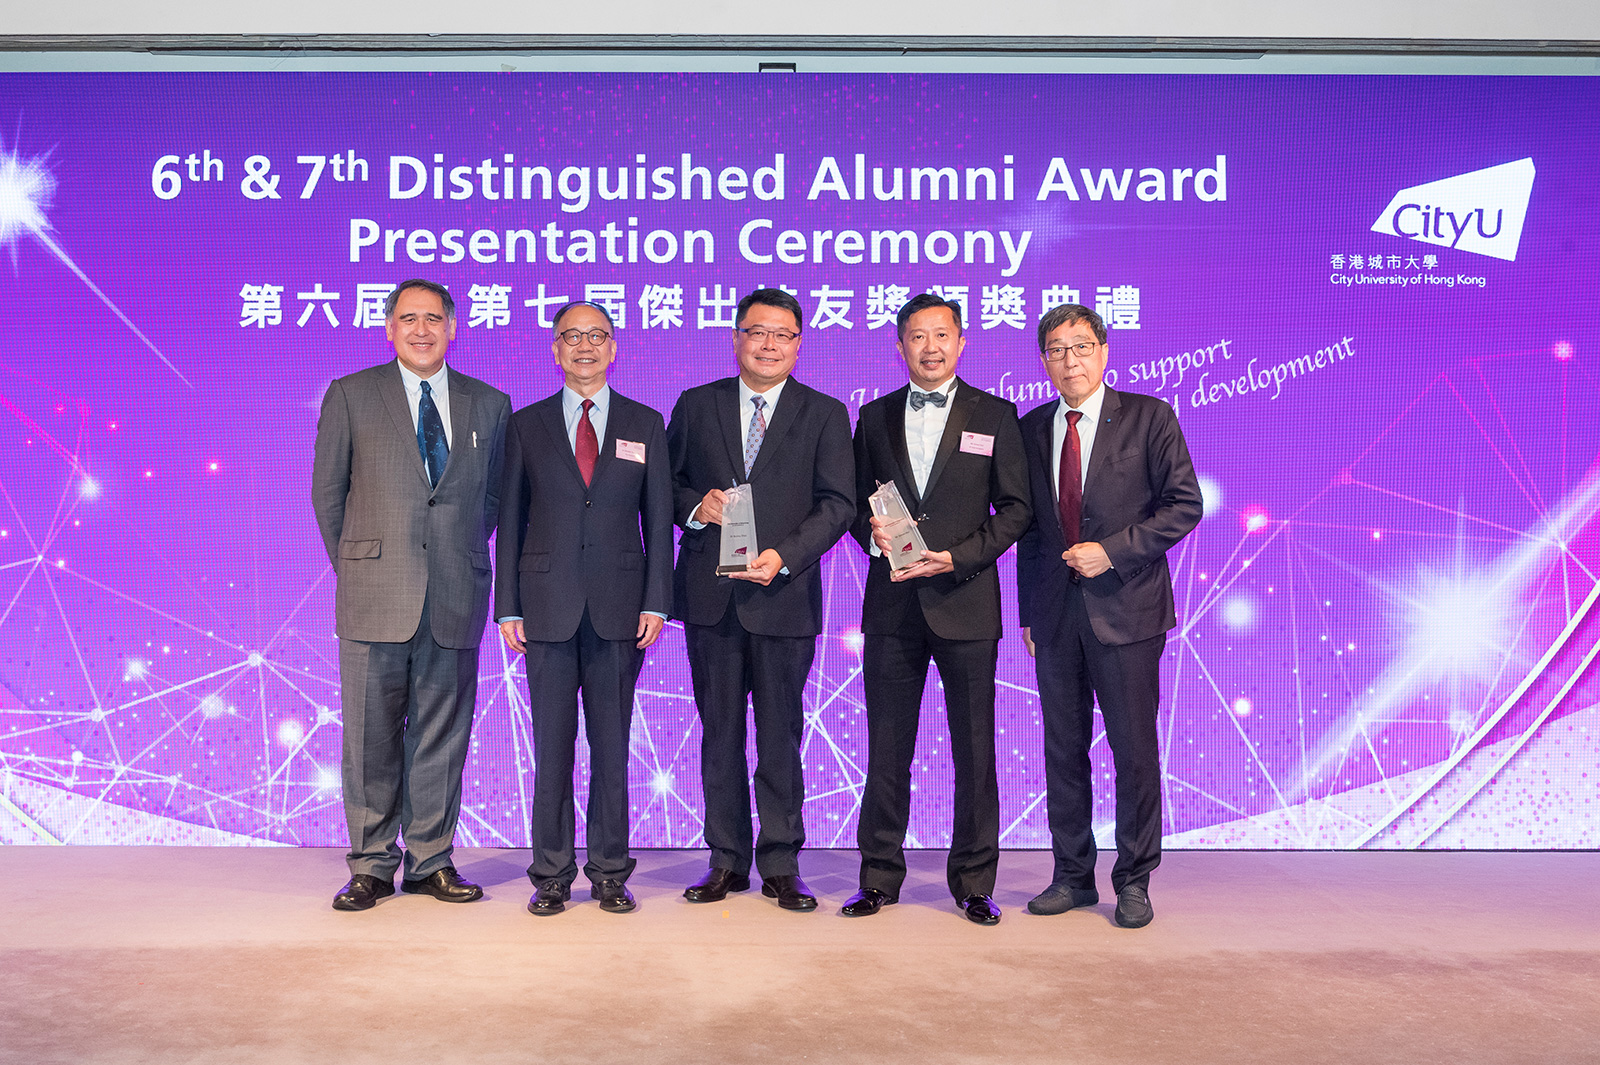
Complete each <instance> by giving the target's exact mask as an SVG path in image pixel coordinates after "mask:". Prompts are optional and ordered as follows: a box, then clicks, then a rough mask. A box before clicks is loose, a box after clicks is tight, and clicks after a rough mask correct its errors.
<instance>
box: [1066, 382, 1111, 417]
mask: <svg viewBox="0 0 1600 1065" xmlns="http://www.w3.org/2000/svg"><path fill="white" fill-rule="evenodd" d="M1105 402H1106V386H1105V383H1104V382H1101V384H1100V387H1099V388H1096V389H1095V390H1094V393H1093V394H1092V395H1091V396H1090V397H1089V398H1088V399H1086V400H1084V401H1083V406H1081V407H1070V406H1068V405H1067V397H1066V396H1062V397H1061V404H1060V406H1059V407H1058V408H1057V410H1056V417H1057V418H1059V419H1061V420H1063V421H1065V420H1066V417H1067V411H1069V410H1076V411H1078V413H1080V414H1082V415H1083V418H1082V419H1081V420H1080V421H1081V422H1088V423H1089V424H1091V425H1098V424H1099V422H1100V408H1101V407H1103V406H1105Z"/></svg>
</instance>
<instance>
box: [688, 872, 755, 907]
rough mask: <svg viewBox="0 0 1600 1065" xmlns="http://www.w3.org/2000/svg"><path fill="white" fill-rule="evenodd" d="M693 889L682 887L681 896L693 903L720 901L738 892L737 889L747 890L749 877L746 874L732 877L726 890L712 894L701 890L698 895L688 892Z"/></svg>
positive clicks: (748, 888) (693, 889)
mask: <svg viewBox="0 0 1600 1065" xmlns="http://www.w3.org/2000/svg"><path fill="white" fill-rule="evenodd" d="M695 890H697V889H695V888H694V887H686V888H684V889H683V897H684V898H686V899H688V900H689V901H690V902H695V903H702V902H721V901H722V900H723V899H725V898H727V897H728V896H729V895H732V894H733V893H735V892H738V891H749V890H750V878H749V877H748V876H738V877H734V878H733V879H732V880H730V881H728V887H727V889H726V890H724V891H719V892H717V893H716V894H714V895H713V894H707V893H705V892H704V891H703V890H702V891H701V893H700V894H698V895H691V894H690V892H692V891H695Z"/></svg>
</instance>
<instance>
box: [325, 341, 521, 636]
mask: <svg viewBox="0 0 1600 1065" xmlns="http://www.w3.org/2000/svg"><path fill="white" fill-rule="evenodd" d="M510 413H511V399H510V397H509V396H507V395H506V394H505V393H504V392H501V391H499V390H498V389H495V388H491V387H490V386H488V385H486V384H484V383H483V382H482V381H479V380H477V379H476V378H472V377H468V376H467V375H466V374H464V373H460V372H458V371H456V370H451V371H450V427H451V436H452V440H453V444H452V446H451V448H450V459H449V461H448V462H447V463H446V464H445V468H444V473H443V475H441V476H440V478H439V484H438V485H437V487H434V488H429V486H428V471H427V467H426V465H425V464H424V463H423V461H422V455H421V453H420V452H419V451H418V449H417V434H416V430H415V428H414V427H413V425H412V421H411V408H410V406H409V404H408V403H407V402H406V393H405V384H404V383H403V382H402V380H401V378H400V368H399V364H398V363H397V362H393V361H391V362H387V363H384V364H383V365H381V366H374V367H371V368H370V369H366V370H362V371H360V372H359V373H353V374H351V375H350V376H348V377H341V378H338V379H337V380H335V381H334V382H333V383H332V384H330V385H329V386H328V392H327V394H326V395H325V396H324V397H323V400H322V413H321V415H320V416H319V417H318V419H317V445H316V462H315V465H314V467H313V470H312V489H311V494H312V500H313V502H314V503H315V504H316V508H317V524H318V525H319V526H320V527H321V530H322V541H323V544H324V546H325V547H326V548H327V551H328V560H329V561H330V562H332V563H333V568H334V572H335V573H336V574H337V575H338V588H337V590H336V592H335V596H334V604H335V605H334V618H335V621H336V624H337V627H338V633H339V636H340V637H341V638H343V639H347V640H361V641H364V642H368V643H401V642H404V641H406V640H409V639H411V637H412V636H413V635H414V634H415V633H416V631H417V626H418V624H419V623H420V622H421V621H422V620H423V619H422V605H423V601H424V598H426V599H427V602H428V607H429V610H428V618H427V621H428V624H429V626H430V628H431V629H432V632H433V638H434V640H435V641H437V642H438V643H439V645H440V646H442V647H455V648H467V647H476V646H478V643H479V642H480V641H481V640H482V638H483V629H484V623H485V622H486V621H487V620H488V616H489V588H490V565H489V537H490V535H491V534H492V533H493V532H494V530H495V524H496V522H497V521H498V520H499V516H500V468H501V464H502V462H503V461H504V455H505V431H506V419H507V418H508V417H509V416H510ZM430 592H431V595H430V594H429V593H430Z"/></svg>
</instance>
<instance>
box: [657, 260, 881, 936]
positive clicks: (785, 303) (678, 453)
mask: <svg viewBox="0 0 1600 1065" xmlns="http://www.w3.org/2000/svg"><path fill="white" fill-rule="evenodd" d="M803 320H804V314H803V312H802V311H801V309H800V303H799V301H797V300H796V299H795V298H794V297H793V296H792V295H790V294H789V293H787V292H784V291H783V290H781V289H771V288H764V289H757V290H756V291H754V292H752V293H750V294H749V295H747V296H745V297H744V299H742V300H740V301H739V307H738V310H737V312H736V314H735V319H734V321H735V328H734V331H733V350H734V355H735V356H736V358H737V359H738V365H739V374H738V376H737V377H729V378H724V379H723V380H720V381H713V382H711V383H710V384H706V385H701V386H699V387H697V388H691V389H688V390H687V391H685V392H684V393H683V395H682V396H680V397H679V398H678V403H677V405H676V406H675V407H674V408H673V411H672V418H671V420H670V421H669V423H668V425H667V450H668V453H669V454H670V456H671V459H672V479H673V512H674V514H675V518H676V521H677V523H678V524H679V525H680V526H681V527H682V528H683V537H682V540H681V541H680V544H679V552H678V562H677V566H676V567H675V568H674V570H673V609H672V613H673V616H674V617H676V618H678V619H679V620H680V621H682V622H683V629H684V641H685V644H686V645H687V649H688V652H689V670H690V676H691V678H692V680H693V684H694V699H695V706H696V708H697V710H698V711H699V714H700V724H701V727H702V729H703V736H702V739H701V748H700V776H701V782H702V784H703V786H704V788H705V802H706V805H705V839H706V846H707V847H708V848H710V851H711V862H710V868H709V869H708V870H707V871H706V873H705V875H704V876H702V877H701V878H700V879H699V880H697V881H696V882H695V883H693V884H691V885H690V886H689V887H688V888H687V889H686V890H685V891H684V897H685V898H687V899H688V900H689V901H690V902H717V901H720V900H721V899H723V898H726V897H727V895H728V893H729V892H731V891H744V890H747V889H748V888H749V887H750V867H751V865H752V864H754V865H755V867H756V868H757V870H758V871H759V872H760V874H761V877H762V882H761V890H762V893H763V894H764V895H766V896H767V897H768V898H772V899H776V900H777V903H778V905H779V906H781V907H782V908H784V909H786V910H798V911H802V912H803V911H809V910H815V909H816V908H817V899H816V896H815V895H813V894H812V893H811V891H810V889H809V888H807V887H806V884H805V881H803V880H802V879H801V878H800V848H801V846H802V845H803V844H804V843H805V826H804V823H803V820H802V817H801V807H802V806H803V804H804V803H805V780H804V776H803V773H802V770H801V762H800V739H801V732H802V728H803V726H804V722H805V701H804V696H805V689H806V681H807V678H808V677H809V676H810V674H811V663H812V659H813V658H814V657H815V655H816V638H817V635H818V634H819V633H820V632H821V631H822V577H821V571H820V565H819V564H820V562H821V560H822V556H823V555H824V554H826V553H827V551H828V549H829V548H831V547H832V546H833V545H834V544H835V543H837V542H838V540H839V537H841V536H843V535H844V532H845V530H846V529H847V528H849V526H850V521H851V518H852V517H853V516H854V515H855V466H854V461H853V459H852V458H851V453H850V416H849V414H848V413H847V412H846V411H845V407H844V404H843V403H840V402H839V401H838V400H837V399H834V398H832V397H830V396H825V395H823V394H822V393H821V392H818V391H816V390H815V389H811V388H807V387H806V386H805V385H803V384H801V383H800V382H799V381H796V380H794V379H792V378H791V377H790V374H791V373H792V372H793V371H794V365H795V359H796V356H797V355H798V353H799V350H800V328H801V322H802V321H803ZM747 706H749V707H750V709H751V711H752V712H753V715H754V719H755V730H756V771H755V777H754V783H755V797H756V813H757V816H758V817H759V819H760V822H761V832H760V835H759V837H757V836H755V835H754V833H753V830H752V826H751V821H750V783H751V777H750V775H749V769H748V766H747V764H746V762H745V720H746V707H747Z"/></svg>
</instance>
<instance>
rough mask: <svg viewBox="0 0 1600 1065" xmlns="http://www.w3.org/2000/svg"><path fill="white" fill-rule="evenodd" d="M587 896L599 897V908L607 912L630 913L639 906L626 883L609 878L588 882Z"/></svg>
mask: <svg viewBox="0 0 1600 1065" xmlns="http://www.w3.org/2000/svg"><path fill="white" fill-rule="evenodd" d="M589 897H590V898H591V899H599V900H600V908H601V909H602V910H604V911H606V912H607V913H632V912H633V911H634V910H635V909H637V908H638V906H639V904H638V903H637V902H635V901H633V892H631V891H629V890H628V885H627V884H624V883H623V882H622V881H620V880H612V879H610V878H607V879H605V880H601V881H599V882H598V883H594V884H590V885H589Z"/></svg>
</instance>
